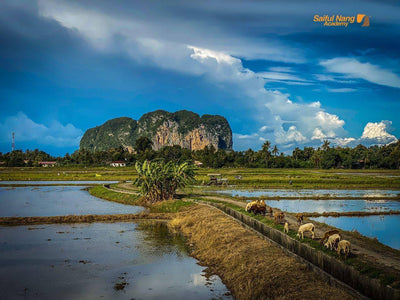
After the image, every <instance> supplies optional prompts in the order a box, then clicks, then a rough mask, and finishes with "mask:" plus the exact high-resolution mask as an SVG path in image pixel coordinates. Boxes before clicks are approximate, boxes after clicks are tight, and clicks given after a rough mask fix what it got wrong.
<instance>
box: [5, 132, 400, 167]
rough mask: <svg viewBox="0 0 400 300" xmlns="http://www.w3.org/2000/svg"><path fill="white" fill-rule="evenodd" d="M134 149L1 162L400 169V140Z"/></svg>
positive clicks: (23, 155)
mask: <svg viewBox="0 0 400 300" xmlns="http://www.w3.org/2000/svg"><path fill="white" fill-rule="evenodd" d="M135 149H136V152H135V153H130V152H128V151H127V150H126V149H124V148H122V147H119V148H115V149H110V150H107V151H96V152H91V151H88V150H77V151H75V152H74V153H73V154H71V155H70V154H68V153H67V154H66V155H65V156H64V157H52V156H51V155H49V154H47V153H45V152H43V151H39V150H37V149H36V150H33V151H31V150H26V151H25V152H23V151H21V150H14V151H13V152H9V153H5V154H2V153H0V163H1V166H3V167H18V166H28V167H36V166H40V165H39V162H40V161H56V162H57V165H58V166H108V165H109V164H110V162H112V161H124V162H126V164H127V165H128V166H129V165H132V166H133V165H134V164H135V162H136V161H144V160H154V159H164V160H166V161H180V162H183V161H193V162H194V161H196V162H197V163H198V162H201V167H212V168H221V167H246V168H323V169H330V168H345V169H365V168H380V169H399V168H400V141H397V142H396V143H393V144H390V145H385V146H371V147H369V148H367V147H365V146H363V145H358V146H357V147H355V148H349V147H344V148H342V147H331V145H330V143H329V141H324V143H323V144H322V145H321V147H319V148H317V149H314V148H312V147H305V148H303V149H300V148H296V149H294V150H293V152H292V154H291V155H284V154H283V153H281V152H280V151H279V149H278V148H277V146H272V145H271V143H270V142H269V141H266V142H265V143H264V144H263V146H262V149H261V150H259V151H253V150H252V149H248V150H246V151H225V150H217V151H216V149H215V148H214V147H213V146H209V147H206V148H204V149H203V150H197V151H191V150H189V149H185V148H181V147H180V146H167V147H164V148H162V149H160V150H158V151H154V150H152V149H151V141H150V140H149V139H148V138H145V137H142V138H139V139H138V140H137V141H136V144H135Z"/></svg>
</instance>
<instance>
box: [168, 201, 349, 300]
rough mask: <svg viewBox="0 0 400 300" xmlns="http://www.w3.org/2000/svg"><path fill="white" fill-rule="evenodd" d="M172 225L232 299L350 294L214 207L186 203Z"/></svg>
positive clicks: (330, 297) (341, 297)
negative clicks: (187, 207)
mask: <svg viewBox="0 0 400 300" xmlns="http://www.w3.org/2000/svg"><path fill="white" fill-rule="evenodd" d="M170 226H173V227H174V228H175V229H177V230H180V231H182V232H183V233H184V234H185V235H186V236H187V237H188V243H190V244H193V252H192V253H191V254H192V255H193V256H194V257H196V258H197V259H198V260H199V261H200V263H201V264H203V265H206V266H208V267H209V271H210V272H211V273H216V274H218V275H219V276H220V277H221V278H222V280H223V282H224V283H225V284H226V286H227V287H228V288H229V289H230V291H231V292H232V293H233V295H234V296H235V298H236V299H352V297H351V296H350V295H349V294H348V293H346V292H344V291H343V290H340V289H338V288H335V287H332V286H330V285H328V284H327V283H325V282H324V281H322V280H321V279H319V278H318V277H317V276H316V275H315V274H314V273H313V272H311V271H309V270H307V268H306V266H305V265H304V264H301V263H299V262H297V261H296V260H295V259H294V258H292V257H289V256H287V255H286V254H284V253H283V252H282V250H281V249H279V248H278V247H276V246H274V245H272V244H271V243H269V242H267V241H265V240H263V239H261V238H259V237H258V236H257V235H256V234H255V233H253V232H251V231H249V230H247V229H244V228H243V227H242V226H240V225H239V224H238V223H236V222H234V221H233V220H231V219H230V218H228V217H226V216H225V215H224V214H223V213H221V212H219V211H217V210H216V209H212V208H209V207H206V206H202V205H198V206H193V207H190V208H189V209H188V210H187V211H185V212H181V213H179V214H178V217H177V218H175V219H174V220H172V221H171V224H170Z"/></svg>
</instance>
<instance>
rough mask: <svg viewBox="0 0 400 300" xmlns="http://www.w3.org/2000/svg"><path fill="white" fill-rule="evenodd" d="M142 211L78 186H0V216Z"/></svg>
mask: <svg viewBox="0 0 400 300" xmlns="http://www.w3.org/2000/svg"><path fill="white" fill-rule="evenodd" d="M143 210H144V208H143V207H140V206H131V205H124V204H120V203H115V202H110V201H106V200H102V199H99V198H97V197H94V196H91V195H90V194H89V193H88V191H86V190H85V189H84V188H83V187H79V186H37V187H34V186H30V187H0V217H33V216H36V217H44V216H60V215H88V214H128V213H139V212H141V211H143Z"/></svg>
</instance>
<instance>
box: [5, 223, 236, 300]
mask: <svg viewBox="0 0 400 300" xmlns="http://www.w3.org/2000/svg"><path fill="white" fill-rule="evenodd" d="M0 236H1V241H0V277H1V278H2V280H1V281H0V299H31V300H33V299H58V300H63V299H231V296H230V295H229V292H228V290H227V289H226V287H225V286H224V284H223V283H222V282H221V280H220V278H219V277H217V276H211V277H207V276H206V274H205V270H204V268H203V267H201V266H199V265H198V264H197V261H196V260H195V259H193V258H191V257H189V256H188V254H187V249H186V247H185V244H184V240H183V238H182V237H180V236H174V235H171V234H170V233H169V232H168V229H167V226H166V225H165V224H162V223H159V222H157V223H156V222H153V223H149V222H148V221H147V222H146V223H144V222H138V223H92V224H75V225H37V226H30V227H28V226H17V227H0Z"/></svg>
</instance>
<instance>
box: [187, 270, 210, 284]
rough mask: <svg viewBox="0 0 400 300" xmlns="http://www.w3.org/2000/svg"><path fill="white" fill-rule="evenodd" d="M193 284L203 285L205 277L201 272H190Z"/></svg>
mask: <svg viewBox="0 0 400 300" xmlns="http://www.w3.org/2000/svg"><path fill="white" fill-rule="evenodd" d="M190 278H191V279H192V282H193V285H194V286H200V285H205V284H206V283H207V278H206V277H205V276H204V275H203V274H201V273H192V274H190Z"/></svg>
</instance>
